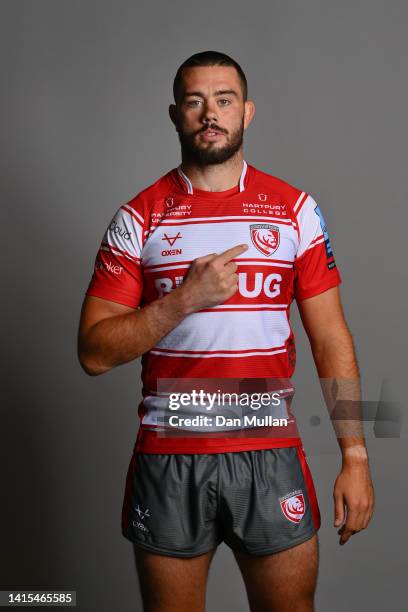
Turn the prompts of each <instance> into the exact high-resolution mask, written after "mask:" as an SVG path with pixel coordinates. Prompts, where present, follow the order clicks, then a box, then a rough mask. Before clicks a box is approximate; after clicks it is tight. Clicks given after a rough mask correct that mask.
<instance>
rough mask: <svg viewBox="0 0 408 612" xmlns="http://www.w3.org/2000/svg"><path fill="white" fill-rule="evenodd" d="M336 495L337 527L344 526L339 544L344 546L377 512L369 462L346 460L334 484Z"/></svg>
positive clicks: (335, 521) (334, 493)
mask: <svg viewBox="0 0 408 612" xmlns="http://www.w3.org/2000/svg"><path fill="white" fill-rule="evenodd" d="M333 498H334V511H335V520H334V526H335V527H339V526H340V525H342V526H341V527H340V529H339V530H338V532H337V533H338V534H339V536H340V540H339V544H340V545H343V544H345V543H346V542H347V541H348V539H349V538H350V536H352V535H353V534H355V533H357V532H359V531H361V530H362V529H365V528H366V527H367V525H368V523H369V522H370V520H371V517H372V514H373V511H374V488H373V484H372V481H371V475H370V470H369V467H368V462H367V461H363V462H361V461H353V462H349V463H347V462H346V463H343V467H342V470H341V472H340V474H339V475H338V476H337V478H336V482H335V483H334V491H333ZM346 510H347V515H346ZM344 521H345V522H344ZM342 523H343V524H342Z"/></svg>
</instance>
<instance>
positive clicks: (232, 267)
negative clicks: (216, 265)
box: [224, 261, 238, 274]
mask: <svg viewBox="0 0 408 612" xmlns="http://www.w3.org/2000/svg"><path fill="white" fill-rule="evenodd" d="M224 270H225V272H226V273H227V274H234V273H235V272H236V271H237V270H238V266H237V264H236V263H235V261H229V262H228V263H227V264H225V266H224Z"/></svg>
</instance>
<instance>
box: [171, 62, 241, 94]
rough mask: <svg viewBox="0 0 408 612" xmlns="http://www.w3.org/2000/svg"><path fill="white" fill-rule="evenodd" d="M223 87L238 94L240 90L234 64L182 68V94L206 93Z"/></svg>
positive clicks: (239, 82)
mask: <svg viewBox="0 0 408 612" xmlns="http://www.w3.org/2000/svg"><path fill="white" fill-rule="evenodd" d="M224 89H234V90H235V91H236V92H237V93H238V94H239V93H240V91H241V81H240V78H239V76H238V72H237V71H236V69H235V68H234V66H193V67H188V68H184V70H183V73H182V81H181V93H182V94H184V93H185V92H188V91H202V92H203V93H205V94H207V95H208V94H211V92H212V91H217V90H224Z"/></svg>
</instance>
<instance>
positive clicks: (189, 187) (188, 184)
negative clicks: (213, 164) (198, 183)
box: [177, 159, 248, 194]
mask: <svg viewBox="0 0 408 612" xmlns="http://www.w3.org/2000/svg"><path fill="white" fill-rule="evenodd" d="M247 170H248V164H247V163H246V161H245V159H244V160H243V163H242V172H241V176H240V177H239V191H240V192H241V191H244V190H245V177H246V174H247ZM177 172H178V174H179V176H180V178H181V179H182V180H181V183H182V185H183V188H184V190H185V191H186V192H187V193H189V194H193V193H194V188H193V184H192V182H191V181H190V179H189V178H188V176H187V175H186V174H185V173H184V172H183V170H182V169H181V164H180V165H179V166H178V167H177ZM198 191H200V193H201V192H202V189H200V190H198ZM227 191H229V190H227ZM211 193H217V192H211Z"/></svg>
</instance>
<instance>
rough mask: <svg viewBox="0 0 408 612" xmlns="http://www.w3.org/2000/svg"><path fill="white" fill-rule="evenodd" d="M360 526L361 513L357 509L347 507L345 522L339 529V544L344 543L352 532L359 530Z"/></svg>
mask: <svg viewBox="0 0 408 612" xmlns="http://www.w3.org/2000/svg"><path fill="white" fill-rule="evenodd" d="M361 527H362V514H361V513H360V512H358V511H357V510H349V509H347V519H346V522H345V524H344V525H343V526H342V528H341V529H339V531H338V534H339V535H340V536H341V537H340V544H345V543H346V542H347V540H348V539H349V538H350V536H352V535H353V534H354V533H357V532H358V531H360V530H361Z"/></svg>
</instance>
